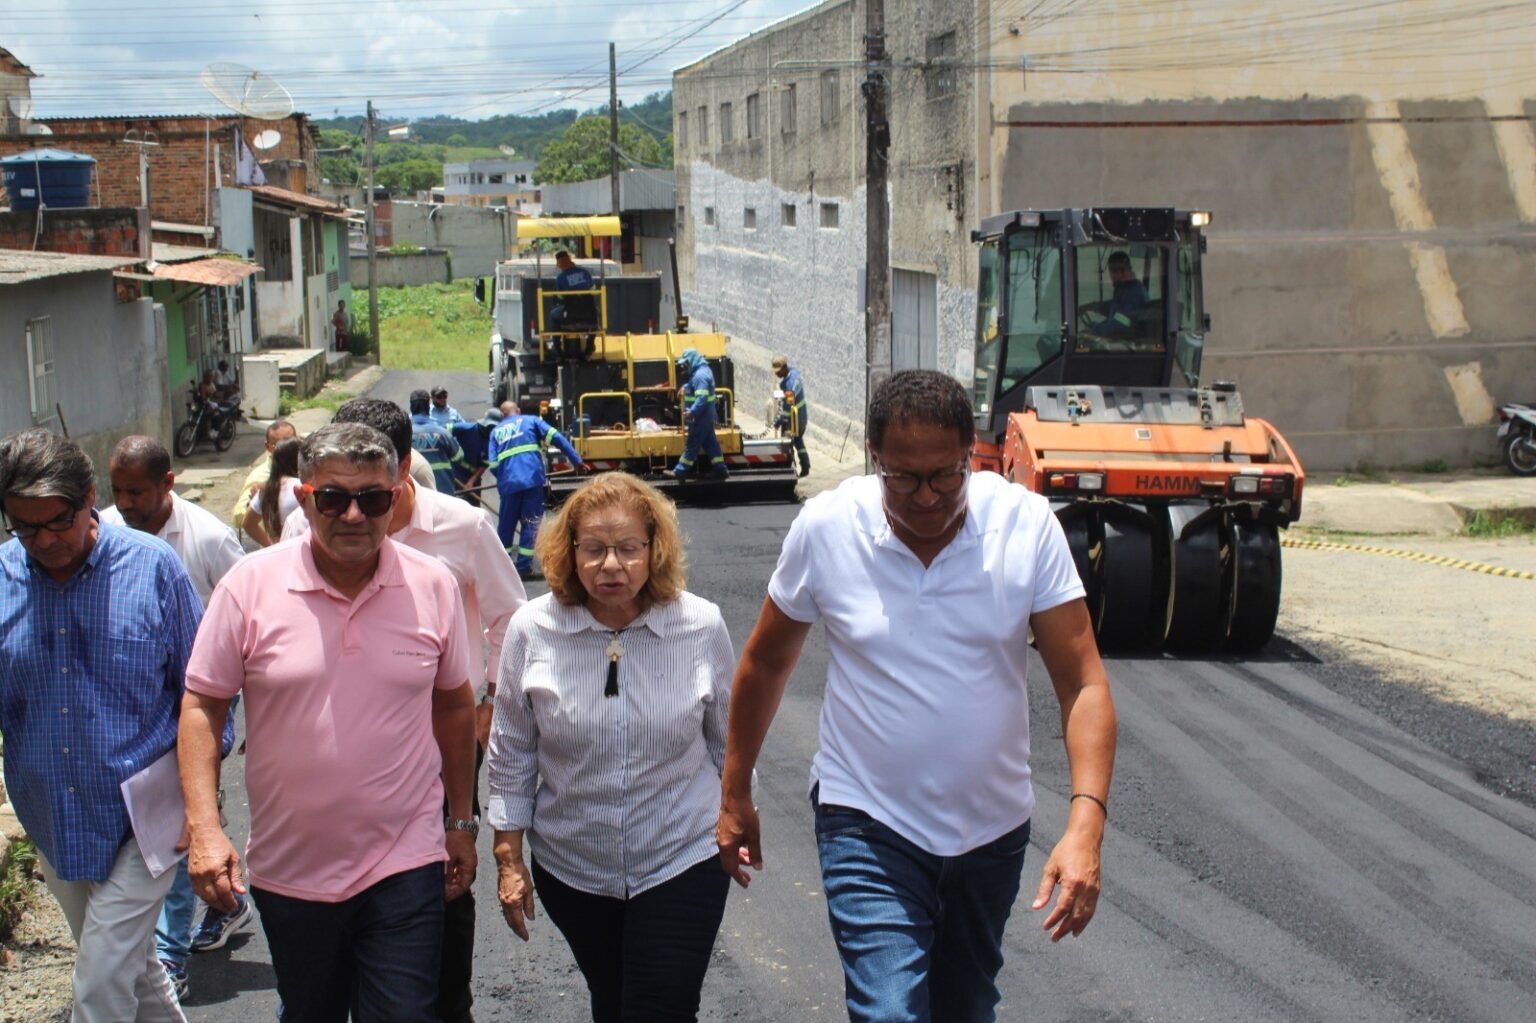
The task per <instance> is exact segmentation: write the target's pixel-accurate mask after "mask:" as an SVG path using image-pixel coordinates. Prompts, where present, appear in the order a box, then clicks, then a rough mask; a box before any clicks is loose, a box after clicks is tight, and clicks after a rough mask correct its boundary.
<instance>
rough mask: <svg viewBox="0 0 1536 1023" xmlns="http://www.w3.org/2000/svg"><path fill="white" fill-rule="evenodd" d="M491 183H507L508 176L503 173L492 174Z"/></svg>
mask: <svg viewBox="0 0 1536 1023" xmlns="http://www.w3.org/2000/svg"><path fill="white" fill-rule="evenodd" d="M491 184H493V185H502V184H506V176H505V175H503V174H492V175H491Z"/></svg>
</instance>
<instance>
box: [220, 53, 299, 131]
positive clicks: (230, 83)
mask: <svg viewBox="0 0 1536 1023" xmlns="http://www.w3.org/2000/svg"><path fill="white" fill-rule="evenodd" d="M199 78H200V79H201V81H202V83H203V88H205V89H207V90H208V91H209V92H211V93H213V94H214V96H215V97H217V98H218V100H219V102H220V103H223V104H224V105H225V106H226V107H228V108H229V109H231V110H233V111H234V112H235V113H237V114H240V115H241V116H242V117H255V118H257V119H259V120H263V121H280V120H282V119H283V118H285V117H287V116H288V115H289V114H291V113H293V97H292V96H291V95H289V93H288V90H287V89H285V88H283V87H282V86H281V85H279V84H278V83H277V80H276V79H274V78H269V77H268V76H266V75H264V74H262V73H261V72H260V71H256V70H254V69H252V68H248V67H246V66H244V65H243V64H225V63H214V64H209V65H208V66H207V67H205V68H203V73H202V74H201V75H200V76H199Z"/></svg>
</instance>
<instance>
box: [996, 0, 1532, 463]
mask: <svg viewBox="0 0 1536 1023" xmlns="http://www.w3.org/2000/svg"><path fill="white" fill-rule="evenodd" d="M984 6H987V9H986V10H985V11H984V12H983V13H982V20H983V23H986V22H987V21H988V19H990V21H991V23H990V28H991V31H989V32H984V33H982V36H981V38H983V39H987V40H990V46H989V47H985V48H983V49H981V50H978V51H977V53H976V57H977V61H976V63H977V64H978V65H979V66H983V67H989V68H992V69H994V70H990V71H989V70H982V71H979V72H977V81H978V85H979V88H980V90H981V92H982V93H983V95H985V96H988V97H990V111H989V114H988V116H986V117H984V118H982V119H979V120H978V135H977V138H978V152H979V153H981V154H984V155H983V158H982V160H981V161H980V164H979V167H978V198H979V199H980V201H981V203H982V207H983V209H982V214H983V215H986V214H989V213H992V212H996V211H998V210H1002V209H1007V208H1012V207H1018V206H1042V207H1044V206H1057V205H1093V204H1110V203H1151V204H1158V205H1177V206H1180V207H1184V208H1194V209H1202V208H1203V209H1210V210H1212V211H1213V212H1214V214H1215V224H1214V227H1213V229H1212V231H1211V250H1210V257H1209V260H1208V262H1207V272H1208V277H1207V292H1206V306H1207V308H1208V309H1209V310H1210V311H1211V314H1212V316H1213V319H1214V321H1215V329H1214V331H1213V333H1212V336H1211V339H1210V342H1209V347H1208V349H1207V353H1208V354H1207V362H1206V377H1207V379H1214V378H1216V377H1218V376H1219V377H1230V378H1235V379H1236V380H1237V381H1238V382H1239V384H1240V385H1241V387H1242V391H1243V395H1244V400H1245V404H1246V406H1247V408H1248V409H1249V410H1250V411H1252V412H1253V413H1254V414H1256V415H1261V416H1264V417H1265V418H1268V419H1270V420H1271V421H1273V422H1275V423H1276V424H1277V425H1278V426H1279V427H1280V428H1281V429H1282V431H1283V432H1284V433H1285V434H1286V436H1287V437H1288V438H1289V439H1290V440H1291V441H1292V442H1293V443H1294V444H1295V445H1296V447H1297V449H1298V451H1299V453H1300V455H1301V457H1302V459H1303V461H1304V462H1306V463H1307V464H1308V465H1309V466H1311V467H1313V468H1344V467H1348V466H1352V465H1356V464H1358V463H1360V462H1370V463H1374V464H1376V465H1414V464H1418V463H1421V462H1423V461H1425V460H1428V459H1444V460H1447V461H1450V462H1452V463H1461V464H1465V463H1468V462H1474V461H1478V460H1484V459H1487V458H1488V457H1489V456H1490V455H1491V453H1492V451H1493V429H1492V426H1491V423H1490V417H1491V415H1492V408H1493V406H1494V404H1495V403H1496V401H1497V400H1499V399H1508V398H1510V397H1512V396H1513V394H1518V393H1524V389H1525V387H1526V385H1525V384H1523V383H1522V381H1530V380H1532V379H1536V327H1533V326H1532V323H1533V318H1532V317H1531V315H1530V299H1529V293H1530V285H1531V282H1532V281H1533V280H1536V236H1533V234H1532V232H1531V228H1530V225H1531V224H1532V223H1536V138H1533V135H1532V131H1531V123H1532V119H1533V114H1536V105H1533V104H1532V102H1531V101H1530V99H1529V93H1530V90H1531V85H1530V80H1529V77H1528V75H1527V74H1525V72H1524V70H1522V69H1528V67H1529V55H1530V54H1531V53H1533V52H1536V21H1533V20H1532V19H1531V18H1530V17H1529V12H1528V11H1524V10H1522V9H1520V8H1519V7H1511V6H1509V5H1499V4H1489V3H1466V2H1463V0H1425V2H1424V3H1422V4H1418V5H1415V9H1414V11H1412V12H1411V14H1410V13H1409V12H1407V11H1406V10H1405V9H1402V8H1399V7H1397V6H1396V5H1386V6H1382V5H1378V6H1374V7H1373V6H1370V5H1365V6H1361V7H1359V8H1356V9H1352V10H1349V11H1343V10H1341V9H1339V7H1338V5H1337V4H1333V3H1331V2H1328V0H1294V2H1292V3H1288V4H1286V5H1284V6H1283V7H1281V6H1278V5H1274V4H1270V3H1263V2H1260V0H1168V2H1166V3H1161V4H1156V5H1142V6H1139V7H1136V8H1134V9H1124V10H1122V9H1116V10H1114V11H1112V12H1111V11H1108V10H1105V11H1101V12H1087V11H1085V12H1082V16H1080V17H1077V18H1049V17H1043V16H1042V17H1036V18H1029V17H1020V12H1019V11H1017V10H1015V9H1013V8H1012V7H1011V6H1005V5H1002V4H998V3H992V4H990V5H984ZM1083 38H1092V39H1093V41H1094V45H1093V46H1092V47H1087V48H1085V47H1082V46H1081V45H1080V41H1081V40H1082V39H1083ZM1026 59H1028V62H1029V64H1028V66H1029V67H1030V68H1032V69H1033V70H1031V71H1028V72H1014V71H1002V70H996V69H999V68H1005V67H1023V66H1024V61H1025V60H1026ZM989 150H990V157H987V156H986V155H985V154H987V153H988V151H989Z"/></svg>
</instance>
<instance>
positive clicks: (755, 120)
mask: <svg viewBox="0 0 1536 1023" xmlns="http://www.w3.org/2000/svg"><path fill="white" fill-rule="evenodd" d="M762 137H763V126H762V124H760V123H759V115H758V102H757V93H755V92H754V93H753V94H752V95H750V96H748V97H747V138H749V139H756V138H762Z"/></svg>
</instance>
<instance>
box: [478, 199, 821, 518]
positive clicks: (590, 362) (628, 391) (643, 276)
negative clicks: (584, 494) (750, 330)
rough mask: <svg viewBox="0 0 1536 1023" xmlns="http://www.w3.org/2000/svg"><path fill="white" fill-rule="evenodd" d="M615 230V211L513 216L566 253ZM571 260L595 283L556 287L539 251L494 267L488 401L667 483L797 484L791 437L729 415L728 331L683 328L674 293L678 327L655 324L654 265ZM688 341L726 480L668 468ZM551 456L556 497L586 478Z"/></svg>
mask: <svg viewBox="0 0 1536 1023" xmlns="http://www.w3.org/2000/svg"><path fill="white" fill-rule="evenodd" d="M619 233H620V224H619V219H618V218H617V217H537V218H534V217H530V218H525V219H522V220H519V221H518V224H517V235H518V239H519V241H524V240H529V239H539V238H542V239H556V240H562V241H565V242H566V243H567V244H569V245H570V246H571V250H572V251H573V252H575V251H577V250H579V249H582V248H585V247H586V246H587V244H588V243H590V241H591V240H592V239H598V238H614V237H618V235H619ZM577 262H578V265H579V266H581V267H582V268H584V269H587V271H588V273H589V274H590V276H591V284H590V286H585V285H584V286H580V287H574V288H573V287H567V288H564V289H562V288H561V287H560V284H559V281H558V275H557V272H556V267H555V265H554V263H553V260H551V259H550V258H549V257H548V256H547V255H546V254H544V253H542V252H539V251H537V250H536V251H535V252H534V254H533V255H532V256H531V258H530V257H523V258H519V259H514V260H508V261H506V262H503V263H502V264H500V265H499V266H498V267H497V275H496V309H495V313H496V325H497V330H496V333H495V334H493V335H492V337H491V348H490V385H491V399H492V402H493V404H500V403H501V402H503V401H511V402H513V403H514V404H515V405H516V406H517V407H518V410H519V411H520V412H523V413H525V414H530V415H539V416H542V417H544V419H545V420H546V421H547V422H549V423H550V424H551V425H552V426H555V427H557V428H558V429H559V430H561V431H562V432H563V433H564V434H565V435H566V436H567V437H568V438H570V440H571V443H572V444H573V445H574V446H575V448H576V450H577V451H578V452H579V453H580V454H581V457H582V460H583V461H585V462H587V463H588V464H589V465H591V467H592V468H593V470H594V471H596V472H606V471H612V470H616V469H621V470H624V471H626V472H630V473H633V474H634V475H636V476H639V477H641V478H643V479H646V480H648V481H649V482H652V483H655V484H657V485H659V486H663V487H674V486H679V485H681V486H683V487H687V488H690V489H692V488H697V489H700V490H706V489H708V490H711V491H713V490H716V489H719V488H727V489H736V488H738V487H742V486H764V485H766V486H769V487H777V488H781V489H787V490H788V491H791V492H792V491H793V489H794V485H795V480H796V479H797V475H796V471H795V462H794V452H793V449H792V447H791V445H790V441H789V437H788V435H784V436H774V435H770V436H766V437H747V436H746V435H745V434H743V432H742V430H741V428H740V426H739V425H738V424H737V422H736V392H735V372H734V368H733V366H732V364H731V358H730V354H729V347H730V339H729V338H728V337H726V336H725V335H724V334H719V333H713V332H711V333H693V332H690V331H689V330H688V320H687V317H685V316H683V315H682V313H681V308H682V303H681V297H680V296H679V299H678V310H679V312H678V314H677V317H676V322H675V323H674V325H673V329H671V330H665V331H660V332H658V330H657V327H658V325H659V322H660V317H661V277H660V275H659V274H656V273H640V274H613V273H610V272H609V271H610V270H612V269H614V266H615V265H614V264H613V263H612V262H610V261H608V260H587V259H581V260H578V261H577ZM673 276H674V279H675V277H676V267H675V260H674V269H673ZM569 283H570V281H569V279H567V284H568V285H569ZM690 348H691V349H693V350H695V351H697V352H698V353H699V355H701V356H702V357H703V358H704V359H705V361H706V362H708V363H709V367H710V370H711V372H713V373H714V377H715V413H716V429H715V436H716V439H717V440H718V441H719V442H720V451H721V454H722V456H723V458H724V461H725V463H726V466H727V467H728V468H729V469H730V477H729V478H728V479H726V480H724V481H719V480H704V479H693V478H690V479H687V480H685V481H683V482H682V483H681V484H679V482H678V481H677V480H676V479H675V478H674V477H673V475H672V468H673V466H675V465H676V464H677V462H678V459H679V458H680V457H681V456H682V454H683V449H684V446H685V443H686V436H685V429H684V424H683V399H682V397H681V395H680V393H679V386H680V385H681V384H682V383H683V382H684V381H680V380H679V379H678V377H677V369H676V364H677V359H678V357H679V356H680V355H682V353H683V352H684V351H686V350H687V349H690ZM791 414H793V412H792V411H791ZM546 457H547V458H548V459H549V479H550V489H551V491H552V494H551V496H552V498H554V499H555V500H558V499H559V498H560V497H561V496H562V494H564V493H566V492H569V491H570V490H573V489H575V488H576V487H579V486H581V484H582V482H583V481H584V479H585V477H583V476H581V475H580V474H578V473H576V472H575V471H573V469H572V467H571V466H570V465H569V464H567V463H566V461H565V459H564V457H563V456H562V455H561V454H560V453H559V452H558V451H556V450H554V449H551V450H550V451H549V453H548V455H547V456H546Z"/></svg>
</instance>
